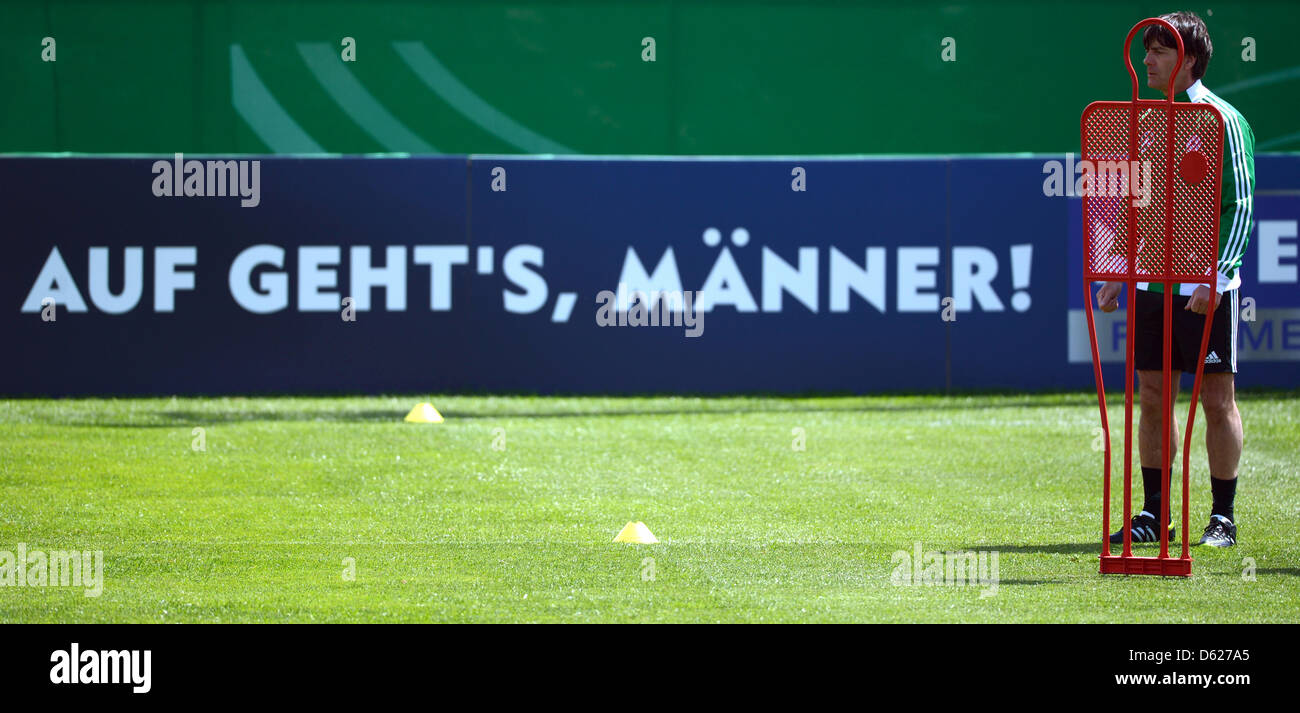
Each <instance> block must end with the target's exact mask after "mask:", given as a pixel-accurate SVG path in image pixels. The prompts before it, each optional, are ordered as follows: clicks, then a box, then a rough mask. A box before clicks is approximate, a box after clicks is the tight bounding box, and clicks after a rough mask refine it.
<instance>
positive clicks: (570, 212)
mask: <svg viewBox="0 0 1300 713" xmlns="http://www.w3.org/2000/svg"><path fill="white" fill-rule="evenodd" d="M1062 158H1064V157H1056V158H1055V159H1053V158H1049V157H1042V156H1040V157H1016V158H942V157H937V158H913V159H894V158H874V159H871V158H868V159H859V158H852V159H850V158H820V159H811V158H809V159H762V160H731V159H696V160H690V159H614V158H609V159H604V158H596V157H584V158H573V159H546V158H523V157H509V156H500V157H497V156H469V157H464V156H461V157H439V158H387V157H383V158H381V157H374V158H365V157H357V158H269V157H267V158H261V157H241V158H239V159H229V160H227V159H222V158H212V157H184V156H179V155H178V156H169V157H150V158H74V157H69V158H0V181H3V185H4V186H5V187H6V190H5V191H4V192H3V194H2V197H0V207H2V208H3V211H4V215H5V221H4V226H5V229H6V230H5V235H6V240H5V248H6V260H5V261H4V262H3V265H2V266H0V329H3V332H4V334H5V335H6V336H7V339H6V340H5V341H6V348H5V350H4V357H3V369H0V393H4V394H45V395H76V394H192V393H301V392H335V393H344V392H385V391H443V392H447V391H525V392H542V393H554V392H566V393H672V392H679V393H734V392H783V393H793V392H809V391H843V392H857V393H869V392H877V391H904V390H907V391H911V390H943V389H946V388H958V389H979V388H1003V389H1044V388H1086V387H1088V386H1090V385H1091V384H1092V369H1091V366H1090V358H1089V357H1088V356H1087V343H1086V327H1085V331H1084V341H1082V346H1083V349H1084V351H1083V354H1084V359H1083V360H1082V362H1080V361H1079V360H1078V358H1077V357H1078V354H1079V345H1080V339H1079V337H1078V334H1077V326H1076V323H1077V322H1078V321H1079V318H1081V317H1082V312H1081V308H1082V305H1083V287H1082V284H1081V280H1080V277H1079V274H1080V270H1081V268H1080V263H1079V260H1080V256H1079V249H1080V248H1079V245H1080V240H1081V237H1080V224H1079V210H1080V209H1079V202H1078V199H1077V198H1074V197H1071V196H1070V195H1068V193H1069V192H1070V191H1065V192H1062V191H1059V190H1053V187H1052V186H1053V184H1052V183H1051V182H1050V180H1048V179H1050V176H1051V174H1052V171H1053V167H1052V166H1051V164H1052V162H1053V161H1057V162H1060V161H1061V160H1062ZM1297 175H1300V157H1295V156H1278V157H1260V158H1259V159H1258V178H1259V191H1258V194H1257V199H1256V212H1257V220H1258V221H1259V225H1258V226H1257V227H1256V229H1255V233H1254V235H1252V239H1251V244H1250V249H1249V252H1248V255H1247V261H1246V267H1245V270H1244V273H1245V275H1244V276H1245V279H1246V286H1245V287H1243V292H1242V294H1243V296H1250V297H1254V298H1255V302H1254V303H1253V304H1252V306H1253V307H1254V308H1255V309H1256V310H1257V312H1256V314H1255V315H1254V316H1255V320H1254V321H1249V322H1247V321H1245V318H1244V317H1243V322H1242V325H1243V329H1242V335H1241V339H1242V340H1243V343H1244V345H1245V346H1244V348H1243V353H1242V354H1243V355H1242V364H1241V377H1240V383H1242V384H1246V385H1250V384H1267V385H1278V386H1293V385H1295V383H1296V382H1297V378H1296V377H1297V375H1298V374H1300V363H1298V362H1300V359H1298V358H1297V356H1296V355H1297V354H1300V294H1298V291H1297V290H1296V287H1297V278H1296V269H1297V268H1296V263H1297V260H1296V229H1295V227H1296V221H1297V218H1300V190H1297V189H1300V181H1297V180H1296V176H1297ZM1244 306H1245V302H1244V301H1243V307H1244ZM1115 314H1121V315H1122V312H1117V313H1115ZM1108 317H1110V316H1108ZM1248 325H1249V326H1248ZM1119 326H1120V328H1121V329H1122V326H1123V325H1122V320H1121V322H1120V325H1119ZM1116 338H1117V337H1116V334H1115V333H1114V325H1113V324H1108V325H1106V328H1105V330H1104V331H1103V333H1102V335H1101V339H1100V341H1101V342H1102V344H1103V352H1105V353H1106V354H1107V355H1108V358H1113V355H1114V353H1115V350H1114V345H1115V343H1116V342H1115V340H1116ZM1122 338H1123V335H1122V333H1120V334H1119V335H1118V339H1119V340H1120V341H1119V342H1118V344H1119V350H1120V351H1119V352H1118V353H1119V354H1120V355H1121V356H1120V360H1121V364H1120V365H1116V366H1112V367H1108V368H1110V369H1112V370H1113V371H1114V374H1115V375H1114V376H1108V378H1111V379H1119V378H1120V377H1121V375H1120V374H1119V371H1118V369H1120V368H1122V353H1123V352H1122ZM1109 373H1110V372H1108V374H1109ZM1121 383H1122V381H1113V382H1111V385H1112V386H1114V385H1117V384H1121Z"/></svg>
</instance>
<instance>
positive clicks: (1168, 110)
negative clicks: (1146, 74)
mask: <svg viewBox="0 0 1300 713" xmlns="http://www.w3.org/2000/svg"><path fill="white" fill-rule="evenodd" d="M1148 25H1162V26H1164V28H1165V29H1166V30H1168V31H1169V33H1170V34H1172V35H1173V37H1174V39H1175V41H1176V42H1177V43H1178V61H1177V63H1176V64H1175V65H1174V71H1173V74H1172V75H1171V76H1170V78H1169V87H1168V91H1167V96H1166V98H1165V99H1164V100H1140V99H1138V80H1137V73H1136V72H1135V71H1134V68H1133V62H1132V60H1131V58H1130V54H1129V53H1130V48H1131V46H1132V42H1133V37H1134V36H1135V35H1136V34H1137V31H1138V30H1140V29H1142V28H1143V27H1146V26H1148ZM1183 59H1184V54H1183V40H1182V37H1180V36H1179V34H1178V31H1177V30H1175V29H1174V27H1173V26H1172V25H1170V24H1169V23H1167V22H1165V21H1164V20H1160V19H1158V18H1148V19H1146V20H1143V21H1141V22H1139V23H1138V24H1136V25H1134V26H1133V29H1131V30H1129V33H1128V36H1127V37H1126V38H1125V40H1124V64H1125V66H1126V67H1127V68H1128V73H1129V78H1130V80H1131V81H1132V88H1133V92H1132V99H1131V100H1130V101H1128V102H1093V103H1092V104H1089V105H1088V107H1087V109H1085V110H1084V113H1083V116H1082V118H1081V119H1080V134H1081V137H1082V156H1081V158H1083V159H1084V160H1091V159H1090V158H1089V157H1090V156H1091V155H1092V154H1090V152H1089V148H1090V146H1089V144H1090V141H1089V136H1090V134H1089V131H1088V120H1089V118H1090V116H1091V115H1092V114H1093V113H1094V112H1097V111H1104V110H1107V109H1109V110H1111V111H1115V110H1116V109H1120V108H1122V109H1124V110H1126V111H1127V112H1128V117H1129V121H1128V131H1127V144H1128V154H1127V156H1126V157H1124V158H1125V159H1126V160H1127V161H1133V160H1135V159H1136V158H1137V157H1138V156H1139V154H1140V152H1139V150H1138V115H1139V112H1143V113H1145V111H1144V110H1155V109H1162V110H1163V111H1164V113H1165V117H1166V127H1165V138H1166V144H1165V155H1164V163H1165V177H1164V186H1163V187H1164V191H1165V196H1164V255H1163V264H1162V265H1161V266H1160V267H1161V268H1162V269H1160V270H1158V271H1150V270H1149V269H1148V270H1147V272H1146V273H1145V274H1138V269H1137V244H1138V235H1137V226H1138V211H1137V207H1136V206H1135V204H1134V198H1133V197H1132V196H1129V197H1128V198H1127V206H1126V210H1125V212H1126V214H1127V226H1126V227H1127V235H1126V236H1125V239H1126V241H1127V246H1126V247H1127V251H1126V256H1125V269H1124V270H1123V271H1122V272H1117V271H1116V270H1114V269H1110V270H1096V269H1093V262H1092V261H1093V257H1094V238H1095V236H1094V235H1093V229H1092V224H1091V222H1090V221H1089V216H1090V212H1089V195H1088V193H1085V194H1084V195H1083V217H1084V220H1083V236H1084V239H1083V249H1084V255H1083V258H1084V259H1083V272H1084V274H1083V278H1084V279H1083V290H1084V303H1085V309H1086V311H1087V317H1088V335H1089V341H1090V344H1091V347H1092V364H1093V372H1094V374H1095V376H1096V380H1097V401H1098V405H1099V407H1100V410H1101V424H1102V431H1103V435H1104V438H1105V455H1104V459H1103V461H1104V462H1103V469H1104V474H1105V481H1104V485H1103V488H1102V498H1103V505H1102V553H1101V569H1100V571H1101V573H1103V574H1108V573H1115V574H1154V575H1164V576H1184V577H1186V576H1190V575H1191V573H1192V558H1191V556H1190V553H1189V544H1190V543H1189V514H1190V513H1189V499H1190V463H1191V461H1190V452H1191V438H1192V425H1193V422H1194V420H1195V417H1196V403H1197V400H1198V398H1199V396H1200V389H1201V377H1202V375H1203V371H1204V366H1205V364H1204V363H1205V352H1206V349H1207V348H1208V346H1209V341H1210V328H1211V325H1212V324H1213V320H1214V313H1215V311H1216V309H1215V308H1216V307H1217V305H1216V304H1215V300H1214V299H1213V298H1212V299H1211V301H1210V305H1209V308H1208V309H1207V310H1206V317H1205V329H1204V333H1203V334H1202V336H1201V346H1200V352H1199V356H1198V359H1197V366H1196V377H1195V381H1194V383H1193V386H1192V394H1191V408H1190V412H1189V414H1188V417H1187V426H1186V429H1185V433H1186V435H1185V438H1184V443H1183V498H1182V504H1183V519H1182V525H1183V527H1182V531H1183V549H1182V556H1181V557H1170V556H1169V522H1168V516H1167V514H1166V513H1168V511H1169V507H1168V506H1169V486H1170V482H1169V481H1170V477H1171V473H1170V466H1171V464H1170V458H1169V446H1170V443H1169V431H1170V428H1169V426H1170V419H1171V417H1172V415H1173V404H1172V389H1171V387H1170V385H1171V379H1172V374H1171V368H1170V363H1169V362H1170V351H1171V348H1172V316H1173V315H1172V313H1173V290H1175V289H1177V286H1178V284H1179V283H1182V282H1187V283H1201V284H1205V285H1208V286H1209V288H1210V290H1211V291H1213V290H1214V289H1215V287H1216V286H1217V258H1218V253H1219V245H1218V233H1219V212H1218V205H1219V201H1220V200H1221V190H1222V180H1223V176H1222V168H1221V166H1222V157H1223V128H1224V127H1223V117H1222V115H1221V114H1220V113H1219V112H1218V110H1217V109H1215V108H1214V107H1213V106H1211V105H1209V104H1189V103H1181V102H1175V101H1174V97H1175V94H1174V82H1175V78H1176V77H1177V75H1178V71H1179V69H1181V68H1182V65H1183ZM1183 111H1195V112H1200V113H1203V114H1205V115H1212V116H1213V117H1214V119H1215V120H1217V142H1216V144H1215V145H1216V146H1217V148H1218V152H1217V155H1216V158H1217V159H1218V160H1217V161H1212V162H1209V163H1211V165H1210V173H1211V175H1212V177H1213V181H1214V183H1213V196H1214V198H1213V200H1214V205H1213V210H1212V211H1210V212H1209V215H1208V218H1207V220H1209V221H1212V223H1213V225H1212V229H1211V230H1209V231H1208V232H1209V234H1210V235H1211V236H1212V245H1210V244H1209V243H1210V242H1211V240H1207V242H1206V244H1205V245H1203V246H1199V247H1202V248H1207V247H1208V248H1211V250H1210V252H1209V253H1208V255H1209V260H1210V267H1209V271H1208V275H1207V274H1203V273H1204V270H1201V271H1199V272H1200V273H1201V274H1193V273H1197V272H1198V271H1196V270H1195V269H1193V268H1194V265H1193V266H1187V262H1188V261H1189V260H1195V259H1196V258H1197V257H1200V256H1199V254H1198V253H1197V252H1196V251H1193V254H1192V255H1191V256H1190V257H1188V256H1180V258H1179V259H1180V265H1183V266H1184V267H1186V268H1187V269H1184V270H1181V271H1180V270H1176V269H1175V266H1174V256H1173V246H1174V197H1175V183H1174V180H1175V171H1174V164H1175V160H1174V158H1175V154H1176V152H1175V147H1174V137H1175V117H1176V115H1178V114H1179V113H1180V112H1183ZM1112 138H1114V137H1112ZM1195 150H1196V149H1193V151H1195ZM1096 175H1098V174H1094V180H1096ZM1180 178H1182V176H1181V175H1180ZM1183 180H1184V182H1185V183H1186V179H1185V178H1184V179H1183ZM1196 182H1199V181H1196ZM1204 227H1211V226H1204ZM1203 232H1204V231H1203ZM1114 237H1115V236H1111V238H1112V239H1113V238H1114ZM1198 245H1199V244H1198ZM1183 247H1186V244H1184V245H1183ZM1094 280H1107V281H1113V282H1123V283H1125V285H1126V286H1127V288H1128V289H1127V292H1128V296H1127V308H1126V312H1127V316H1126V320H1127V331H1126V332H1125V342H1126V344H1125V356H1124V367H1125V382H1124V520H1123V523H1122V528H1123V533H1124V536H1123V549H1122V551H1121V553H1120V554H1119V555H1118V556H1116V555H1112V554H1111V549H1110V495H1111V492H1110V491H1111V487H1110V480H1111V476H1110V461H1111V454H1110V423H1109V419H1108V417H1107V412H1106V391H1105V386H1104V383H1103V379H1102V371H1101V359H1100V355H1099V353H1098V347H1097V330H1096V324H1095V321H1094V317H1093V306H1092V305H1093V295H1092V282H1093V281H1094ZM1138 282H1162V283H1163V284H1164V379H1163V384H1162V394H1161V396H1162V403H1163V414H1162V421H1161V425H1162V426H1163V429H1162V431H1163V433H1162V436H1161V455H1162V461H1163V466H1162V473H1161V487H1160V492H1161V502H1162V503H1163V504H1164V507H1163V508H1162V510H1163V512H1161V513H1160V554H1159V556H1158V557H1139V556H1136V555H1134V554H1133V549H1132V534H1131V531H1130V528H1129V523H1130V521H1131V519H1132V502H1131V493H1132V464H1133V376H1134V364H1133V342H1134V338H1133V335H1134V328H1133V326H1134V303H1135V300H1136V293H1137V283H1138Z"/></svg>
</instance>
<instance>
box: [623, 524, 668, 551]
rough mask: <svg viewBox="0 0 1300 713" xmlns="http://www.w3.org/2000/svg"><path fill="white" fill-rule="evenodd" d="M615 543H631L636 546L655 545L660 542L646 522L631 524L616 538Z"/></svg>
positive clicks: (624, 527)
mask: <svg viewBox="0 0 1300 713" xmlns="http://www.w3.org/2000/svg"><path fill="white" fill-rule="evenodd" d="M614 541H615V542H630V543H632V544H636V545H653V544H656V543H657V542H659V539H658V538H656V537H655V534H654V533H653V532H651V531H650V528H648V527H646V526H645V523H644V522H629V523H628V524H626V525H624V526H623V529H622V530H619V531H618V534H617V535H615V536H614Z"/></svg>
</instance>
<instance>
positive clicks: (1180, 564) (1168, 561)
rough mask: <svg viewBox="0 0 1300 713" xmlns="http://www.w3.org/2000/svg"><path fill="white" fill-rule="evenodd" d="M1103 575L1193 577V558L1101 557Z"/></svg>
mask: <svg viewBox="0 0 1300 713" xmlns="http://www.w3.org/2000/svg"><path fill="white" fill-rule="evenodd" d="M1101 573H1102V574H1154V575H1158V576H1161V577H1190V576H1192V558H1191V557H1188V558H1187V559H1183V558H1181V557H1168V558H1165V559H1161V558H1159V557H1120V556H1118V555H1114V556H1108V555H1102V556H1101Z"/></svg>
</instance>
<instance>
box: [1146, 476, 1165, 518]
mask: <svg viewBox="0 0 1300 713" xmlns="http://www.w3.org/2000/svg"><path fill="white" fill-rule="evenodd" d="M1160 475H1161V473H1160V469H1159V468H1148V467H1146V466H1142V491H1143V492H1144V493H1145V494H1146V500H1144V501H1143V502H1142V509H1143V510H1146V511H1147V512H1149V513H1151V514H1152V515H1153V516H1155V518H1156V521H1157V522H1159V521H1160Z"/></svg>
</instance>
